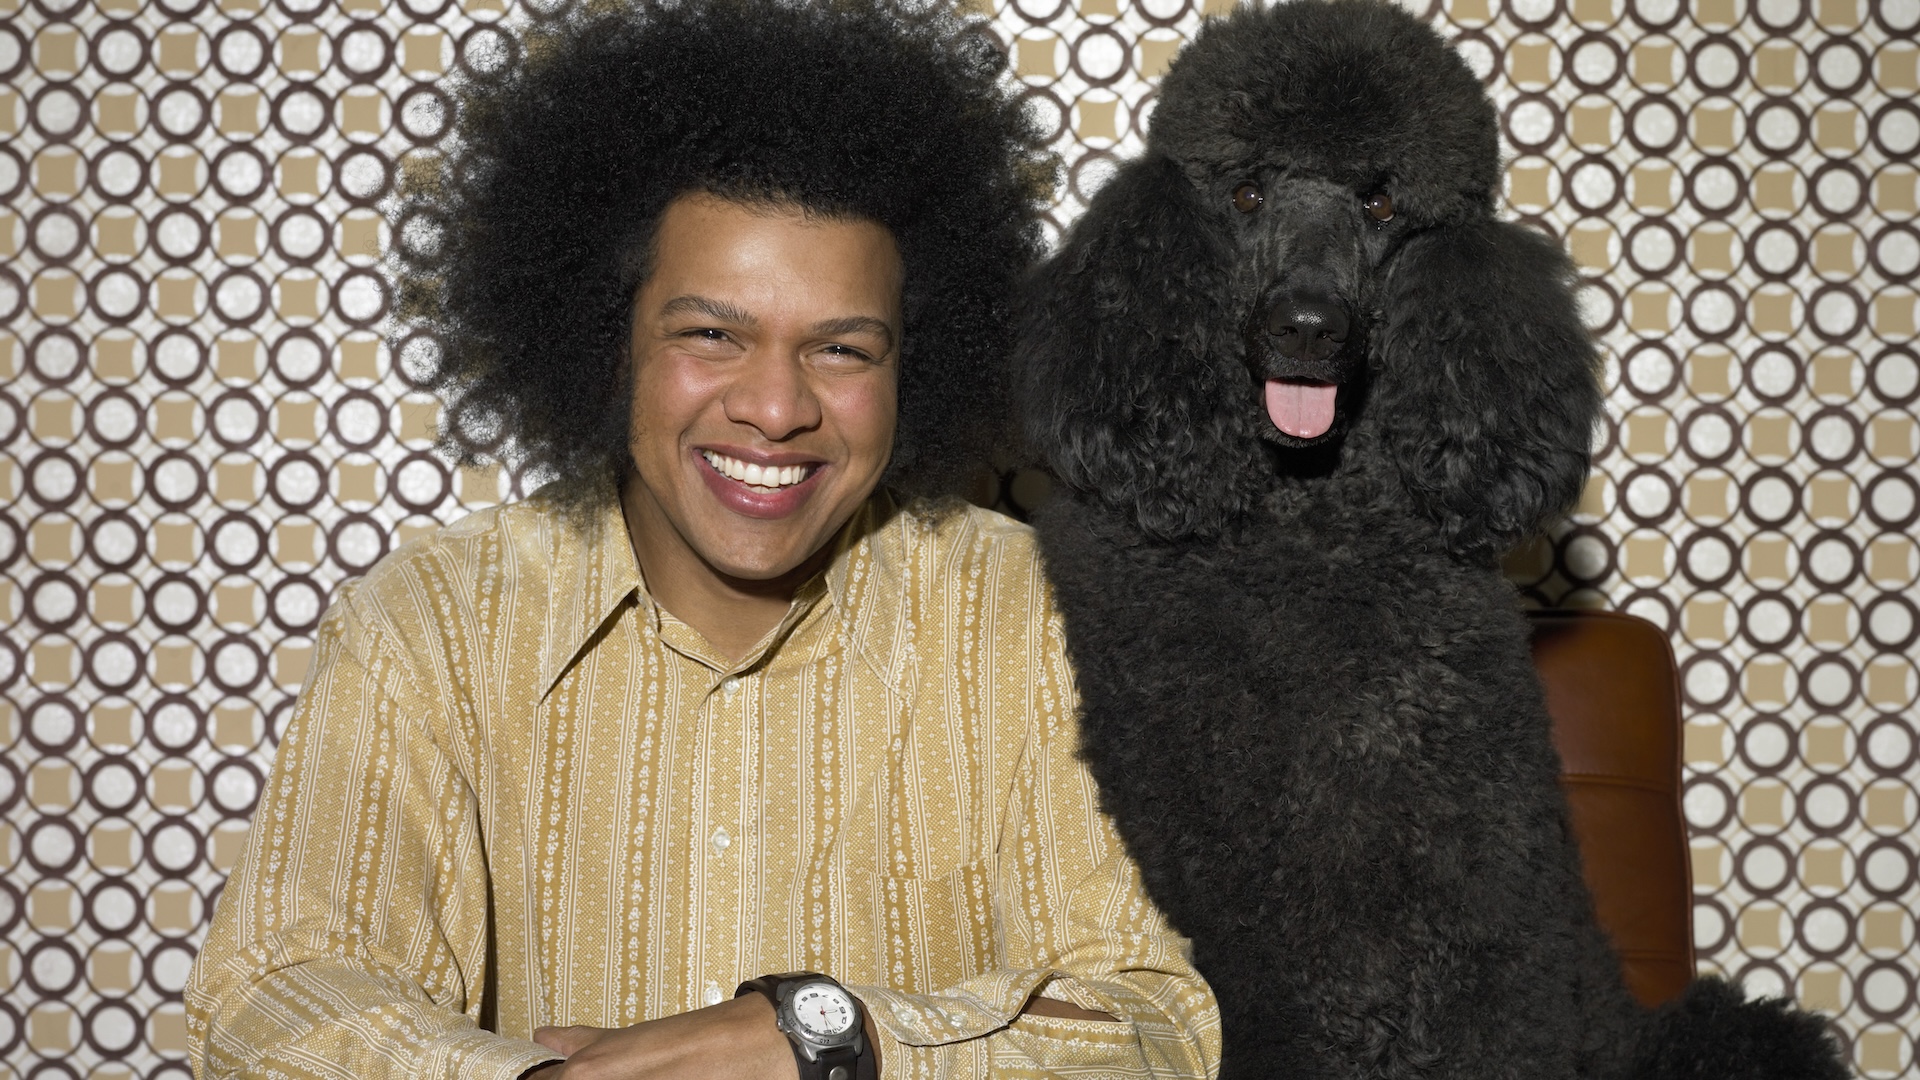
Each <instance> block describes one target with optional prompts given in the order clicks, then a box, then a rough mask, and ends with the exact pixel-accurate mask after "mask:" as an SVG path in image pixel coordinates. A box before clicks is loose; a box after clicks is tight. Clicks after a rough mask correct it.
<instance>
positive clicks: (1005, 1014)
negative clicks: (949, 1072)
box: [847, 968, 1056, 1046]
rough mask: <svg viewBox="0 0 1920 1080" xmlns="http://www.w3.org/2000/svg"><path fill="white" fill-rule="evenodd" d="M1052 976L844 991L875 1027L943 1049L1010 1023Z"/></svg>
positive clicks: (1021, 974) (1003, 974) (1009, 973)
mask: <svg viewBox="0 0 1920 1080" xmlns="http://www.w3.org/2000/svg"><path fill="white" fill-rule="evenodd" d="M1055 974H1056V973H1055V972H1053V971H1050V970H1047V969H1045V968H1039V969H1032V970H1020V969H1012V970H1003V971H994V972H989V973H988V974H985V975H981V976H979V977H978V978H973V979H968V980H967V981H966V982H963V983H961V984H959V985H958V986H953V987H949V988H947V989H944V990H940V991H937V992H934V993H929V994H909V993H905V992H903V991H899V990H891V989H888V988H886V987H884V986H855V985H851V984H849V985H848V987H847V989H848V990H850V991H852V993H853V994H854V996H855V997H858V998H859V999H860V1002H861V1004H863V1005H865V1006H866V1008H867V1012H868V1013H870V1014H871V1015H872V1016H873V1022H874V1025H875V1026H876V1027H877V1028H879V1029H880V1030H881V1031H883V1032H884V1033H886V1034H887V1035H890V1036H892V1037H893V1039H894V1040H895V1041H896V1042H900V1043H904V1044H906V1045H908V1046H943V1045H945V1044H947V1043H953V1042H959V1041H961V1040H962V1039H977V1038H979V1037H980V1036H982V1035H985V1034H987V1033H988V1032H991V1031H998V1030H999V1029H1001V1028H1003V1027H1006V1026H1007V1025H1008V1024H1010V1023H1012V1022H1013V1018H1014V1017H1016V1016H1018V1015H1020V1010H1021V1009H1023V1008H1025V1007H1026V1004H1027V999H1028V998H1030V997H1032V996H1033V992H1034V990H1035V989H1037V988H1038V987H1039V986H1040V985H1041V984H1042V983H1044V982H1046V981H1047V980H1048V979H1050V978H1053V977H1054V975H1055Z"/></svg>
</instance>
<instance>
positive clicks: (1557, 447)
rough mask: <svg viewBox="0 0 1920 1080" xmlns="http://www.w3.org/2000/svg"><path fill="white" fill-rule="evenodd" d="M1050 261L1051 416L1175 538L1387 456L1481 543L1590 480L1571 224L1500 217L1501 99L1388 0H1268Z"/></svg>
mask: <svg viewBox="0 0 1920 1080" xmlns="http://www.w3.org/2000/svg"><path fill="white" fill-rule="evenodd" d="M1147 146H1148V149H1147V152H1146V153H1145V154H1144V155H1143V156H1142V157H1140V158H1139V159H1136V160H1135V161H1132V162H1129V163H1128V164H1127V165H1125V166H1123V167H1122V168H1121V170H1120V172H1119V173H1118V174H1117V175H1116V176H1115V178H1114V179H1113V180H1112V181H1111V182H1110V183H1109V184H1108V185H1107V186H1106V187H1104V188H1102V189H1101V191H1100V192H1099V193H1098V194H1097V195H1096V196H1095V197H1094V199H1093V201H1092V204H1091V205H1090V206H1089V208H1088V210H1087V213H1086V214H1085V216H1084V217H1083V218H1082V219H1081V220H1080V221H1079V222H1078V223H1076V225H1075V226H1074V228H1073V229H1072V231H1071V232H1070V234H1069V235H1068V237H1067V241H1066V243H1065V245H1064V247H1063V249H1062V250H1061V252H1060V253H1059V254H1058V255H1056V256H1055V257H1054V258H1053V259H1052V260H1050V261H1049V262H1048V263H1047V265H1046V266H1044V267H1043V268H1042V269H1041V270H1040V271H1039V273H1038V274H1037V275H1036V278H1035V281H1034V286H1035V287H1034V289H1033V290H1032V292H1031V295H1030V299H1029V304H1028V306H1027V310H1026V315H1025V326H1024V332H1023V345H1024V346H1025V347H1024V348H1023V349H1022V351H1021V357H1020V359H1021V362H1022V364H1023V372H1024V382H1025V389H1026V395H1025V403H1026V409H1027V430H1028V433H1029V435H1030V437H1031V438H1032V439H1033V440H1034V442H1035V443H1036V445H1037V447H1038V449H1039V450H1040V451H1041V452H1042V453H1043V454H1044V455H1045V456H1046V458H1047V460H1048V463H1049V464H1050V465H1051V466H1052V467H1053V469H1054V471H1055V472H1056V474H1057V475H1059V476H1060V478H1061V479H1062V480H1063V481H1064V482H1065V483H1066V484H1067V485H1068V486H1069V487H1072V488H1075V489H1077V490H1079V491H1082V492H1084V493H1086V494H1088V495H1091V496H1093V497H1096V498H1099V499H1101V500H1104V501H1106V502H1108V503H1109V504H1112V505H1114V506H1115V507H1116V508H1118V509H1122V510H1124V511H1126V512H1129V513H1131V514H1132V515H1134V516H1135V518H1136V519H1137V521H1138V523H1139V525H1140V526H1141V528H1142V529H1143V530H1144V531H1146V532H1147V533H1149V534H1150V535H1153V536H1156V537H1160V538H1163V539H1172V538H1179V537H1186V536H1206V535H1212V534H1217V533H1219V532H1221V531H1223V530H1224V529H1226V528H1228V527H1229V526H1231V525H1232V524H1233V523H1234V522H1235V521H1236V520H1237V519H1245V518H1247V517H1248V515H1250V514H1252V513H1253V512H1254V511H1255V509H1256V508H1257V507H1258V506H1259V505H1261V503H1262V500H1263V499H1264V497H1265V496H1266V495H1267V494H1268V493H1269V492H1270V491H1272V490H1273V489H1274V488H1275V487H1277V486H1283V485H1289V484H1298V483H1310V482H1328V481H1337V480H1338V479H1339V478H1341V477H1342V476H1347V475H1352V474H1355V473H1362V472H1369V471H1371V472H1373V473H1379V472H1381V471H1382V469H1381V468H1378V467H1377V466H1384V467H1385V469H1386V470H1387V471H1390V472H1391V473H1392V477H1393V479H1394V480H1395V482H1396V483H1397V484H1398V486H1399V488H1400V490H1402V491H1404V492H1405V493H1406V495H1407V496H1408V497H1409V498H1411V499H1412V500H1413V501H1414V502H1415V503H1416V504H1417V505H1418V508H1419V510H1421V511H1422V512H1424V513H1427V514H1428V515H1430V516H1431V517H1433V518H1434V519H1435V520H1436V521H1437V522H1438V523H1439V525H1440V527H1441V531H1442V533H1443V534H1444V536H1445V538H1446V540H1447V542H1448V543H1449V544H1450V545H1451V546H1452V547H1453V548H1454V549H1455V550H1456V551H1460V552H1462V553H1469V552H1472V553H1484V552H1487V551H1490V550H1493V549H1495V548H1497V547H1499V546H1500V545H1501V544H1503V543H1505V542H1508V541H1511V540H1513V539H1515V538H1517V537H1518V536H1520V535H1523V534H1524V533H1526V532H1528V531H1530V530H1532V529H1534V528H1537V527H1538V526H1539V525H1540V524H1541V523H1542V522H1543V521H1544V520H1545V519H1546V518H1548V517H1550V516H1552V515H1553V514H1555V513H1558V512H1559V511H1561V510H1562V509H1564V508H1565V506H1566V505H1567V504H1569V503H1570V502H1571V501H1572V499H1573V498H1574V497H1575V496H1576V495H1577V493H1578V489H1579V486H1580V483H1581V481H1582V479H1583V478H1584V476H1585V472H1586V465H1587V459H1586V445H1587V439H1588V437H1589V433H1590V431H1591V425H1592V421H1593V418H1594V415H1595V413H1596V412H1597V410H1598V405H1599V398H1598V390H1597V386H1596V384H1595V379H1594V372H1593V350H1592V347H1591V344H1590V342H1589V341H1588V339H1587V335H1586V333H1585V331H1584V329H1583V328H1582V327H1581V326H1580V323H1579V320H1578V318H1577V316H1576V313H1575V309H1574V305H1573V302H1572V292H1571V285H1572V273H1571V267H1570V265H1569V264H1568V263H1567V262H1566V260H1565V258H1564V256H1562V255H1561V254H1560V252H1559V251H1558V249H1557V247H1555V246H1554V245H1553V244H1551V243H1550V242H1548V241H1546V240H1545V239H1544V238H1542V237H1539V236H1537V235H1536V234H1534V233H1532V232H1530V231H1527V230H1524V229H1521V228H1519V227H1517V226H1514V225H1509V224H1504V223H1501V222H1497V221H1496V220H1495V219H1494V217H1493V207H1494V195H1495V191H1496V188H1497V186H1498V184H1499V179H1500V161H1499V145H1498V138H1497V124H1496V121H1495V115H1494V110H1493V106H1492V104H1491V103H1490V102H1489V101H1488V100H1487V97H1486V94H1485V92H1484V91H1483V90H1482V89H1481V86H1480V83H1479V81H1478V80H1477V79H1476V78H1475V77H1474V75H1473V73H1472V72H1471V71H1470V70H1469V69H1468V68H1467V66H1466V64H1465V63H1464V62H1463V61H1462V60H1461V59H1460V58H1459V56H1458V55H1456V54H1455V53H1454V52H1453V50H1452V49H1451V48H1449V47H1448V46H1447V44H1446V43H1445V42H1444V41H1443V40H1442V39H1441V38H1440V36H1439V35H1438V34H1436V33H1435V32H1434V31H1433V30H1432V29H1431V28H1430V27H1428V26H1427V25H1426V24H1425V23H1423V22H1421V21H1419V20H1418V19H1416V18H1414V17H1413V16H1411V15H1409V14H1407V13H1406V12H1405V11H1403V10H1401V9H1400V8H1399V7H1398V6H1396V5H1395V4H1393V3H1390V2H1388V0H1291V2H1287V3H1281V4H1277V5H1275V6H1273V7H1270V8H1266V9H1264V10H1262V9H1258V8H1252V7H1242V8H1240V9H1239V10H1237V11H1236V12H1235V13H1234V14H1233V15H1231V16H1229V17H1227V18H1225V19H1220V20H1217V21H1215V22H1213V23H1211V24H1210V25H1208V26H1207V27H1206V28H1205V29H1204V30H1202V31H1201V33H1200V35H1199V36H1198V38H1197V39H1196V40H1195V41H1194V43H1193V44H1192V45H1191V46H1190V47H1189V48H1187V49H1186V51H1184V52H1183V53H1182V54H1181V55H1180V57H1179V58H1178V59H1177V60H1176V61H1175V63H1174V66H1173V68H1172V70H1171V71H1169V72H1168V74H1167V76H1166V80H1165V83H1164V84H1163V86H1162V89H1161V93H1160V98H1159V102H1158V105H1157V106H1156V111H1155V113H1154V116H1153V121H1152V130H1151V132H1150V133H1149V136H1148V140H1147Z"/></svg>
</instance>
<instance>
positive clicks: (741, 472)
mask: <svg viewBox="0 0 1920 1080" xmlns="http://www.w3.org/2000/svg"><path fill="white" fill-rule="evenodd" d="M700 456H701V457H703V458H705V459H706V461H707V464H709V465H711V466H713V469H714V471H715V472H717V473H719V474H720V475H722V476H725V477H727V478H728V479H730V480H738V481H739V482H740V483H742V484H745V485H747V486H748V487H750V488H753V489H754V490H755V491H762V492H774V491H778V490H780V489H781V488H786V487H792V486H794V485H795V484H798V483H801V482H802V481H804V480H806V479H807V477H809V476H812V475H813V473H814V471H815V470H817V469H818V468H819V467H820V465H819V463H818V462H807V463H803V464H798V465H760V464H756V463H754V462H751V461H742V460H740V459H739V458H736V457H728V456H727V455H725V454H722V453H720V452H719V451H717V450H702V451H700Z"/></svg>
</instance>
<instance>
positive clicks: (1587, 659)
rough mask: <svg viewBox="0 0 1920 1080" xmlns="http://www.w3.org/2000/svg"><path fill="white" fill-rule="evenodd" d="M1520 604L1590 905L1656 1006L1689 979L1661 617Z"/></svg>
mask: <svg viewBox="0 0 1920 1080" xmlns="http://www.w3.org/2000/svg"><path fill="white" fill-rule="evenodd" d="M1527 614H1528V621H1529V622H1531V623H1532V625H1533V661H1534V666H1535V667H1537V668H1538V669H1539V671H1540V681H1541V682H1542V683H1543V684H1545V686H1546V691H1547V712H1548V713H1550V714H1551V715H1552V717H1553V741H1554V745H1555V746H1556V747H1557V748H1558V749H1559V751H1560V761H1561V778H1560V782H1561V786H1562V787H1563V788H1564V789H1565V790H1566V793H1567V803H1568V805H1569V807H1570V808H1571V810H1572V813H1573V831H1574V836H1575V838H1576V839H1577V840H1578V841H1579V844H1580V860H1581V863H1582V867H1583V869H1584V870H1585V873H1586V879H1587V887H1588V888H1589V889H1590V890H1591V891H1592V892H1593V905H1594V909H1595V913H1596V914H1597V915H1598V917H1599V919H1600V925H1601V926H1602V927H1604V928H1605V929H1606V931H1607V933H1608V934H1609V935H1610V936H1611V937H1612V938H1613V944H1614V948H1615V949H1616V950H1618V952H1619V953H1620V962H1621V966H1622V967H1623V969H1624V970H1625V973H1626V980H1627V987H1628V988H1629V989H1630V990H1632V991H1633V993H1634V996H1635V997H1637V998H1639V999H1640V1001H1641V1002H1643V1003H1644V1004H1647V1005H1658V1004H1660V1003H1661V1002H1663V1001H1667V1000H1669V999H1671V998H1673V997H1676V996H1678V995H1679V993H1680V991H1681V990H1682V989H1684V988H1685V987H1686V985H1687V982H1688V981H1689V980H1690V979H1692V978H1693V932H1692V927H1693V882H1692V879H1691V873H1690V860H1689V857H1688V852H1687V830H1686V821H1685V819H1684V818H1683V817H1682V816H1681V811H1680V726H1681V715H1680V680H1679V675H1678V672H1677V670H1676V668H1675V665H1674V659H1673V648H1672V646H1671V645H1670V644H1668V642H1667V636H1666V634H1665V633H1663V632H1662V631H1661V630H1660V628H1659V627H1656V626H1654V625H1653V624H1652V623H1650V622H1648V621H1646V620H1645V619H1641V618H1637V617H1635V616H1632V615H1624V614H1620V613H1618V612H1611V611H1532V612H1528V613H1527Z"/></svg>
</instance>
